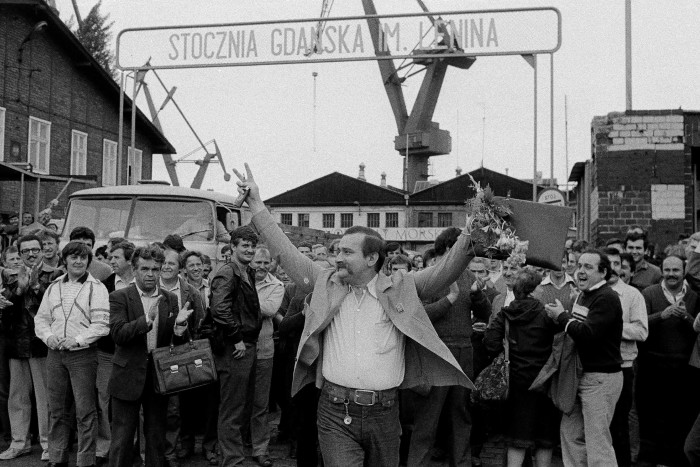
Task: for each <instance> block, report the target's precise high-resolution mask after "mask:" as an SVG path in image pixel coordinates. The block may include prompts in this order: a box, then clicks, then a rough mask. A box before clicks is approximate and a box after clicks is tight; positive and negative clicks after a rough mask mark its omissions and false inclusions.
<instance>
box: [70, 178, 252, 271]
mask: <svg viewBox="0 0 700 467" xmlns="http://www.w3.org/2000/svg"><path fill="white" fill-rule="evenodd" d="M233 193H234V194H236V196H237V193H236V192H235V191H233ZM236 196H230V195H226V194H222V193H217V192H214V191H205V190H197V189H194V188H185V187H178V186H169V185H164V184H142V185H120V186H113V187H103V188H91V189H87V190H80V191H76V192H75V193H73V194H72V195H70V196H69V198H68V206H67V210H66V216H65V224H64V226H63V230H62V233H61V246H63V245H65V243H67V242H68V238H69V235H70V232H71V231H72V230H73V229H74V228H76V227H81V226H82V227H89V228H90V229H92V231H93V232H94V233H95V247H99V246H101V245H105V244H106V243H107V241H108V240H109V239H110V238H113V237H123V238H126V239H127V240H128V241H130V242H133V243H134V244H135V245H136V246H142V245H146V244H148V243H152V242H162V241H163V239H165V237H167V236H168V235H170V234H178V235H180V236H181V237H182V241H183V242H184V244H185V247H186V248H187V249H188V250H196V251H199V252H201V253H203V254H205V255H207V256H209V257H210V258H211V260H212V268H213V270H214V271H215V270H216V269H217V268H218V265H219V263H222V262H223V261H224V258H223V256H222V255H221V248H222V247H223V245H225V244H228V235H227V234H226V233H224V231H226V232H230V231H231V230H233V229H235V228H236V227H238V226H240V225H245V224H248V223H249V222H250V219H251V215H250V211H249V210H248V209H247V208H238V207H236V206H235V201H236ZM217 234H218V235H217Z"/></svg>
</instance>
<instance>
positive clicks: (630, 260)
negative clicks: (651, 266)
mask: <svg viewBox="0 0 700 467" xmlns="http://www.w3.org/2000/svg"><path fill="white" fill-rule="evenodd" d="M623 261H627V263H628V264H629V265H630V271H632V274H634V273H635V272H637V263H635V262H634V258H633V257H632V255H631V254H629V253H620V264H622V262H623Z"/></svg>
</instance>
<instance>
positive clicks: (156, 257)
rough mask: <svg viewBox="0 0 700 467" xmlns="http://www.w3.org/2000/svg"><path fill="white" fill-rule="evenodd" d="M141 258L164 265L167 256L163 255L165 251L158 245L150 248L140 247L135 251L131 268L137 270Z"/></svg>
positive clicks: (149, 246)
mask: <svg viewBox="0 0 700 467" xmlns="http://www.w3.org/2000/svg"><path fill="white" fill-rule="evenodd" d="M139 258H142V259H144V260H145V261H148V260H151V259H152V260H153V261H155V262H156V263H160V264H163V262H164V261H165V255H164V254H163V250H162V249H160V248H159V247H158V246H157V245H153V244H151V245H148V246H140V247H138V248H137V249H135V250H134V254H133V255H131V266H132V267H133V268H134V269H136V267H137V266H138V263H139Z"/></svg>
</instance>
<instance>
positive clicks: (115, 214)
mask: <svg viewBox="0 0 700 467" xmlns="http://www.w3.org/2000/svg"><path fill="white" fill-rule="evenodd" d="M129 211H131V199H130V198H120V199H84V198H76V199H74V200H73V201H71V202H70V209H69V210H68V218H67V219H66V224H65V227H64V228H63V232H70V231H71V230H73V229H74V228H76V227H79V226H84V227H88V228H90V229H91V230H92V231H93V232H94V233H95V237H97V238H105V239H106V238H109V237H110V236H116V237H125V236H126V222H127V220H128V219H129ZM169 233H172V231H171V232H169ZM154 238H155V237H154ZM158 238H165V237H158Z"/></svg>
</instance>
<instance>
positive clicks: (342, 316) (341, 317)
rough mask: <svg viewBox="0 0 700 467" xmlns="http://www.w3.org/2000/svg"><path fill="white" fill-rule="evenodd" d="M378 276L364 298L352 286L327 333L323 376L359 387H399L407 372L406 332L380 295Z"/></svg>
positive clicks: (372, 281)
mask: <svg viewBox="0 0 700 467" xmlns="http://www.w3.org/2000/svg"><path fill="white" fill-rule="evenodd" d="M376 284H377V276H374V278H373V279H372V280H371V281H370V282H369V283H368V284H367V288H366V289H365V290H364V291H363V293H362V296H361V298H358V297H357V295H356V294H355V292H354V291H353V289H352V288H350V287H348V294H347V296H346V297H345V299H344V300H343V302H342V304H341V305H340V311H338V314H336V315H335V317H334V318H333V320H332V321H331V324H330V325H329V326H328V328H326V331H325V332H324V335H323V368H322V371H323V377H324V378H325V379H327V380H328V381H330V382H331V383H335V384H338V385H340V386H345V387H348V388H355V389H369V390H375V391H381V390H384V389H391V388H395V387H398V386H399V385H400V384H401V382H402V381H403V378H404V373H405V369H406V368H405V360H404V358H405V356H404V348H405V336H404V335H403V334H402V333H401V332H399V330H398V329H396V326H394V323H392V322H391V320H390V319H389V316H388V315H387V314H386V312H385V311H384V309H383V308H382V305H381V304H380V303H379V300H378V299H377V290H376Z"/></svg>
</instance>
